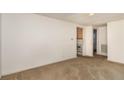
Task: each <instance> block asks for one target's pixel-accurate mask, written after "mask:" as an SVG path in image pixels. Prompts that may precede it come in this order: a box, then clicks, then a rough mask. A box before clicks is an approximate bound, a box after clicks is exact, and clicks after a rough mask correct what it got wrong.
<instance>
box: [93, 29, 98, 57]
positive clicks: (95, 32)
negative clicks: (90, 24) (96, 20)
mask: <svg viewBox="0 0 124 93" xmlns="http://www.w3.org/2000/svg"><path fill="white" fill-rule="evenodd" d="M96 54H97V29H93V55H96Z"/></svg>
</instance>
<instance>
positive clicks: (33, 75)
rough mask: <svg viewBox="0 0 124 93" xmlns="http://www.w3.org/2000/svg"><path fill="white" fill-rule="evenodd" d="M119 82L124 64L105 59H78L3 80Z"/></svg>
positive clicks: (31, 70) (122, 75)
mask: <svg viewBox="0 0 124 93" xmlns="http://www.w3.org/2000/svg"><path fill="white" fill-rule="evenodd" d="M16 79H17V80H118V79H124V64H118V63H114V62H109V61H107V60H106V58H105V57H102V56H96V57H93V58H90V57H78V58H75V59H70V60H67V61H62V62H58V63H54V64H50V65H46V66H42V67H38V68H34V69H30V70H26V71H23V72H19V73H15V74H12V75H8V76H3V77H2V80H16Z"/></svg>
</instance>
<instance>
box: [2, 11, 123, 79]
mask: <svg viewBox="0 0 124 93" xmlns="http://www.w3.org/2000/svg"><path fill="white" fill-rule="evenodd" d="M0 79H1V80H123V79H124V14H123V13H1V14H0Z"/></svg>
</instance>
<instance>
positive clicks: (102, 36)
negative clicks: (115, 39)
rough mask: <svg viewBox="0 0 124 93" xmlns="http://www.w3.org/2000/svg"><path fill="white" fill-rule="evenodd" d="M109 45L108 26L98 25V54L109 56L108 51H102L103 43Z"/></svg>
mask: <svg viewBox="0 0 124 93" xmlns="http://www.w3.org/2000/svg"><path fill="white" fill-rule="evenodd" d="M102 44H104V45H107V26H100V27H97V54H99V55H105V56H107V53H105V52H102V51H101V45H102Z"/></svg>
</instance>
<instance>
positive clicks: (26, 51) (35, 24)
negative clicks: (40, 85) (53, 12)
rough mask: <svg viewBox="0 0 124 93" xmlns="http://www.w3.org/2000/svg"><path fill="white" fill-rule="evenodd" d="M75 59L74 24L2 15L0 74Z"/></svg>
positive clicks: (28, 16)
mask: <svg viewBox="0 0 124 93" xmlns="http://www.w3.org/2000/svg"><path fill="white" fill-rule="evenodd" d="M74 57H76V25H75V24H73V23H69V22H65V21H60V20H56V19H51V18H47V17H44V16H40V15H36V14H2V75H6V74H10V73H14V72H18V71H21V70H26V69H29V68H34V67H37V66H42V65H46V64H50V63H54V62H59V61H62V60H66V59H70V58H74Z"/></svg>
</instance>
